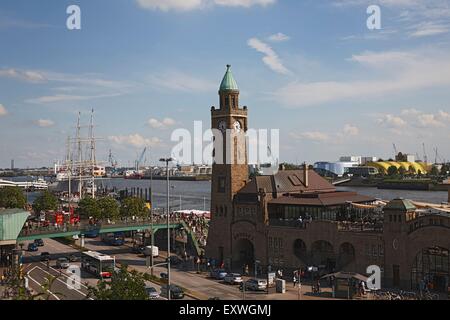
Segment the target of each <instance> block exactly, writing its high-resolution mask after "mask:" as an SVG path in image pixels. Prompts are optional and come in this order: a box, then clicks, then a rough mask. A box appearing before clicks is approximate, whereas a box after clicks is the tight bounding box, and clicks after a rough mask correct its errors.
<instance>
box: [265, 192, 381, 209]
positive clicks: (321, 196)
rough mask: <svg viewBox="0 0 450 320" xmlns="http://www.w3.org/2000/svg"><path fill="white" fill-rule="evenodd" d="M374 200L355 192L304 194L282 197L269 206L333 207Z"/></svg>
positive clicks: (271, 202)
mask: <svg viewBox="0 0 450 320" xmlns="http://www.w3.org/2000/svg"><path fill="white" fill-rule="evenodd" d="M373 201H375V198H373V197H368V196H364V195H360V194H357V193H356V192H325V193H316V194H304V195H299V196H283V197H279V198H277V199H273V200H271V201H270V202H269V203H270V204H285V205H289V204H290V205H300V206H335V205H344V204H346V203H347V202H352V203H368V202H373Z"/></svg>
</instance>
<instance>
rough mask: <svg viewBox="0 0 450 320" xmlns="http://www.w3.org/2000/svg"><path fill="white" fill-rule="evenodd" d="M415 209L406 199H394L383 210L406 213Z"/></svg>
mask: <svg viewBox="0 0 450 320" xmlns="http://www.w3.org/2000/svg"><path fill="white" fill-rule="evenodd" d="M416 209H417V207H416V206H415V205H414V204H413V203H412V202H411V201H409V200H406V199H401V198H398V199H394V200H392V201H390V202H388V204H387V205H386V206H385V207H384V210H399V211H408V210H416Z"/></svg>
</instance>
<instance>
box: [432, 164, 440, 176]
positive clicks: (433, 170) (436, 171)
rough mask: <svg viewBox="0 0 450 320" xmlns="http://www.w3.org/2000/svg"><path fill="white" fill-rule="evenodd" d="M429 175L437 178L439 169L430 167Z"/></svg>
mask: <svg viewBox="0 0 450 320" xmlns="http://www.w3.org/2000/svg"><path fill="white" fill-rule="evenodd" d="M430 175H431V176H433V177H437V176H438V175H439V169H438V168H437V167H436V166H432V167H431V170H430Z"/></svg>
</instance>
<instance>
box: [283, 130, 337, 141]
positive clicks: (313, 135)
mask: <svg viewBox="0 0 450 320" xmlns="http://www.w3.org/2000/svg"><path fill="white" fill-rule="evenodd" d="M290 136H291V137H292V138H294V139H297V140H310V141H315V142H324V141H327V140H328V139H329V136H328V134H326V133H325V132H320V131H306V132H302V133H295V132H292V133H291V134H290Z"/></svg>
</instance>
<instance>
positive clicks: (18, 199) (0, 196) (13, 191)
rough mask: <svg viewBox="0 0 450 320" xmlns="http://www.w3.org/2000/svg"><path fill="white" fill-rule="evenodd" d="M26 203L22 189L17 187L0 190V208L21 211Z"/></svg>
mask: <svg viewBox="0 0 450 320" xmlns="http://www.w3.org/2000/svg"><path fill="white" fill-rule="evenodd" d="M26 204H27V201H26V199H25V196H24V195H23V191H22V189H20V188H18V187H6V188H2V189H0V208H7V209H14V208H17V209H23V208H24V207H25V205H26Z"/></svg>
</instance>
